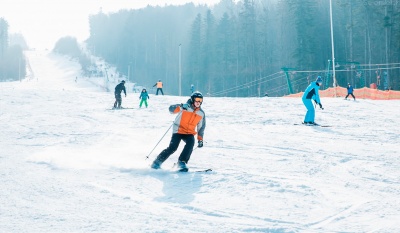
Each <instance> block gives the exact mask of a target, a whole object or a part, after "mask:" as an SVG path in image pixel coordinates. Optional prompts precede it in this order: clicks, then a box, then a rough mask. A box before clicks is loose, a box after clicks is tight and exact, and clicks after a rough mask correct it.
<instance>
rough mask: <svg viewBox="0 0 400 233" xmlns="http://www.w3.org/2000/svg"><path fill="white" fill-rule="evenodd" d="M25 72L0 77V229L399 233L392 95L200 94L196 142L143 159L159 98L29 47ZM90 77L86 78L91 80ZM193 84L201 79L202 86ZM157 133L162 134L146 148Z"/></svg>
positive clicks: (399, 172) (157, 124) (165, 117)
mask: <svg viewBox="0 0 400 233" xmlns="http://www.w3.org/2000/svg"><path fill="white" fill-rule="evenodd" d="M28 56H29V59H30V64H31V66H32V70H33V72H34V78H33V79H30V80H23V81H22V82H11V83H0V129H1V131H0V190H1V192H0V232H171V233H172V232H399V231H400V225H399V222H400V210H399V206H400V198H399V197H400V159H399V156H398V155H399V148H400V147H399V142H400V140H399V129H400V128H399V122H400V111H399V106H400V101H371V100H359V101H357V102H354V101H345V100H342V99H328V98H323V99H322V103H323V105H324V107H325V110H319V109H317V112H316V122H319V123H321V124H326V125H331V126H332V127H329V128H322V127H308V126H303V125H294V124H295V123H300V122H301V121H302V119H303V116H304V113H305V108H304V106H303V105H302V102H301V100H300V99H297V98H212V97H206V98H205V99H204V103H203V109H204V110H205V113H206V116H207V128H206V131H205V137H204V140H205V146H204V147H203V148H198V149H196V150H194V152H193V155H192V157H191V160H190V162H189V164H188V165H189V167H191V168H212V169H213V170H214V171H213V172H211V173H195V172H189V173H187V174H180V173H179V174H177V173H172V172H170V171H168V169H169V168H170V167H172V165H173V163H174V162H176V160H177V158H178V155H179V152H180V150H181V148H180V149H178V151H177V152H176V153H175V154H174V155H172V156H171V157H170V159H169V160H167V161H166V162H165V163H164V164H163V168H164V170H162V171H154V170H151V169H149V168H148V165H149V164H150V163H151V161H152V160H153V159H154V158H155V156H156V155H157V154H158V153H159V152H160V151H161V150H163V149H164V148H165V147H167V145H168V143H169V139H170V136H171V131H169V132H167V133H166V131H168V128H169V126H170V125H171V123H172V121H173V120H174V117H175V116H174V115H171V114H169V112H168V106H169V105H170V104H175V103H182V102H185V101H186V100H187V98H188V97H178V96H154V95H151V96H150V100H149V108H147V109H146V108H142V109H139V108H138V105H139V99H138V97H139V96H138V94H136V93H128V96H127V98H123V103H122V105H123V106H125V107H133V108H134V109H127V110H121V111H110V110H107V109H109V108H110V107H111V106H112V104H113V102H114V96H113V93H107V92H102V91H100V89H98V88H93V87H90V83H88V82H86V81H85V80H84V79H82V80H78V82H75V77H76V76H78V75H79V65H77V64H76V63H74V62H73V61H69V60H68V59H66V58H63V57H59V56H56V55H51V54H47V53H46V52H40V51H36V52H29V53H28ZM89 87H90V88H89ZM200 91H201V90H200ZM165 133H166V136H165V137H164V138H163V139H162V140H161V142H160V144H159V145H158V146H157V147H156V148H155V150H154V152H153V153H152V154H151V155H150V159H148V160H146V159H145V158H146V156H147V155H149V153H150V151H151V150H152V149H153V148H154V146H155V145H156V144H157V142H158V141H159V140H160V139H161V138H162V136H163V135H164V134H165Z"/></svg>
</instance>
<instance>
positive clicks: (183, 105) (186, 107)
mask: <svg viewBox="0 0 400 233" xmlns="http://www.w3.org/2000/svg"><path fill="white" fill-rule="evenodd" d="M181 107H182V108H183V109H185V110H187V109H188V108H189V105H188V104H181Z"/></svg>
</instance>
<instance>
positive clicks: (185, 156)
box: [151, 91, 206, 172]
mask: <svg viewBox="0 0 400 233" xmlns="http://www.w3.org/2000/svg"><path fill="white" fill-rule="evenodd" d="M202 103H203V95H202V94H201V93H200V92H198V91H196V92H194V93H193V94H192V95H191V97H190V99H189V100H188V101H187V102H186V103H185V104H175V105H171V106H170V107H169V111H170V112H171V113H178V116H177V117H176V118H175V121H174V123H173V130H172V137H171V141H170V143H169V146H168V147H167V148H166V149H164V150H163V151H161V153H160V154H159V155H158V156H157V158H156V159H155V160H154V161H153V163H152V164H151V168H153V169H159V168H160V167H161V164H162V163H163V162H164V161H165V160H167V159H168V157H169V156H170V155H171V154H173V153H174V152H175V151H176V150H177V149H178V146H179V143H180V142H181V141H184V142H185V143H186V145H185V147H184V148H183V150H182V152H181V154H180V156H179V158H178V162H177V167H178V171H182V172H187V171H188V168H187V166H186V164H187V163H188V162H189V159H190V156H191V154H192V151H193V147H194V143H195V137H194V136H195V135H196V134H197V140H198V145H197V147H203V136H204V129H205V127H206V116H205V113H204V111H203V109H201V107H200V106H201V104H202ZM196 127H197V132H196V130H195V128H196Z"/></svg>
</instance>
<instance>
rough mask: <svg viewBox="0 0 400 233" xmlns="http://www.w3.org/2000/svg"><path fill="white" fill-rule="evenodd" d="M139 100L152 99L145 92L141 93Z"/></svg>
mask: <svg viewBox="0 0 400 233" xmlns="http://www.w3.org/2000/svg"><path fill="white" fill-rule="evenodd" d="M139 99H142V100H147V99H150V97H149V94H147V92H146V91H145V92H141V93H140V96H139Z"/></svg>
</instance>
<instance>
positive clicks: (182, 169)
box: [171, 163, 212, 172]
mask: <svg viewBox="0 0 400 233" xmlns="http://www.w3.org/2000/svg"><path fill="white" fill-rule="evenodd" d="M171 170H172V171H174V172H211V171H212V169H211V168H207V169H193V170H190V171H189V168H187V167H185V168H181V169H177V165H176V163H174V165H173V166H172V169H171Z"/></svg>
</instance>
